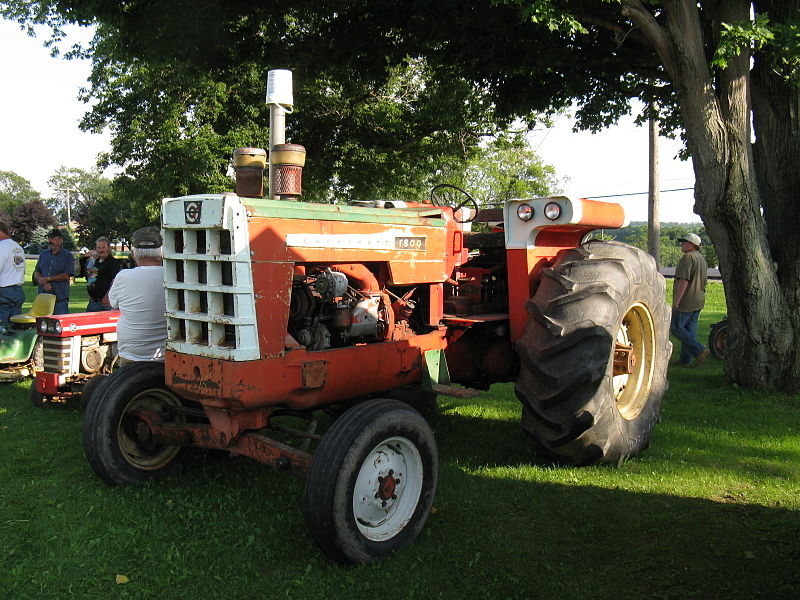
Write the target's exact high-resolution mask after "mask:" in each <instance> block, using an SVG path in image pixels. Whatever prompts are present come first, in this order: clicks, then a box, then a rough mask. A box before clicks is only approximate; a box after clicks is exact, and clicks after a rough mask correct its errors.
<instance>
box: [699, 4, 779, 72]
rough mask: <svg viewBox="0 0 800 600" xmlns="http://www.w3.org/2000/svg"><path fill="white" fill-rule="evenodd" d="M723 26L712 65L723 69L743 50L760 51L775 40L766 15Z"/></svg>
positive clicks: (723, 24)
mask: <svg viewBox="0 0 800 600" xmlns="http://www.w3.org/2000/svg"><path fill="white" fill-rule="evenodd" d="M721 26H722V32H721V36H720V43H719V46H718V47H717V51H716V53H715V54H714V58H713V60H712V61H711V64H713V65H715V66H717V67H720V68H723V69H724V68H725V67H727V66H728V61H729V60H731V59H732V58H735V57H737V56H739V55H740V54H741V53H742V50H744V49H756V50H759V49H761V48H763V47H764V46H766V45H768V44H770V43H772V42H774V40H775V33H774V32H773V31H772V29H771V28H770V22H769V17H768V16H767V15H765V14H759V15H756V18H755V19H754V20H752V21H745V22H743V23H722V24H721Z"/></svg>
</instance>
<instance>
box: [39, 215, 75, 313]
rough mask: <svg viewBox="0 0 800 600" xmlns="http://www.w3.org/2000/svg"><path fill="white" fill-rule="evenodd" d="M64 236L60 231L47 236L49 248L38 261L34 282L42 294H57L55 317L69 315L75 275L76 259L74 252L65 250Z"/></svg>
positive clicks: (53, 231) (57, 230) (55, 230)
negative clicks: (70, 289) (71, 283)
mask: <svg viewBox="0 0 800 600" xmlns="http://www.w3.org/2000/svg"><path fill="white" fill-rule="evenodd" d="M63 245H64V235H63V234H62V233H61V230H60V229H53V230H51V231H50V233H48V234H47V246H48V247H47V248H46V249H44V250H42V253H41V254H40V255H39V260H38V261H36V270H35V271H34V272H33V280H34V281H35V282H36V284H37V285H38V286H39V293H40V294H55V297H56V306H55V309H54V311H53V314H54V315H65V314H67V313H69V280H70V278H71V277H73V276H74V275H75V259H74V258H73V256H72V252H68V251H67V250H64V248H63Z"/></svg>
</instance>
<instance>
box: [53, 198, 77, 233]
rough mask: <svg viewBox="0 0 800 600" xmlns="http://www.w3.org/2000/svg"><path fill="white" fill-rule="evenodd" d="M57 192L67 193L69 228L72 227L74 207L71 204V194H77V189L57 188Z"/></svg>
mask: <svg viewBox="0 0 800 600" xmlns="http://www.w3.org/2000/svg"><path fill="white" fill-rule="evenodd" d="M55 190H56V191H57V192H67V227H70V228H71V227H72V207H71V202H70V196H69V194H70V192H77V191H78V190H76V189H75V188H55Z"/></svg>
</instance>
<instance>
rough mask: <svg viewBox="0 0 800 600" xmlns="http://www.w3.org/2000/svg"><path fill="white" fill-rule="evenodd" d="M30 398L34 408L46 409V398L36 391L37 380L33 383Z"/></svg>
mask: <svg viewBox="0 0 800 600" xmlns="http://www.w3.org/2000/svg"><path fill="white" fill-rule="evenodd" d="M29 396H30V399H31V404H33V406H34V408H44V405H45V404H47V398H46V396H45V395H44V394H43V393H42V392H40V391H39V390H37V389H36V379H34V380H33V381H31V389H30V392H29Z"/></svg>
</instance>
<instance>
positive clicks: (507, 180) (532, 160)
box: [431, 131, 558, 206]
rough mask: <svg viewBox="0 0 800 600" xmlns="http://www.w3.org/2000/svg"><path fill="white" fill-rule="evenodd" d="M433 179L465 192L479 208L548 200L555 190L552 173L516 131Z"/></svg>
mask: <svg viewBox="0 0 800 600" xmlns="http://www.w3.org/2000/svg"><path fill="white" fill-rule="evenodd" d="M436 177H437V178H438V179H441V181H442V182H446V183H453V184H455V185H458V186H459V187H462V188H464V189H465V190H467V191H469V192H470V194H472V196H473V197H475V198H476V199H477V200H478V201H479V203H480V204H481V206H499V205H502V204H503V203H504V202H506V201H507V200H510V199H511V198H530V197H541V196H548V195H550V194H551V193H552V191H553V190H554V189H556V188H557V187H558V181H557V179H556V176H555V169H553V167H551V166H550V165H545V164H544V163H542V161H541V159H540V158H539V156H538V155H537V154H536V152H535V151H534V150H533V149H532V148H531V147H530V146H529V145H528V143H527V142H526V140H525V135H524V132H520V131H511V132H505V133H502V134H500V135H498V136H497V137H496V138H493V139H491V140H489V141H487V142H486V143H485V144H483V145H481V146H480V147H479V148H478V149H477V150H476V151H475V153H474V156H473V157H472V158H470V159H469V160H468V161H467V162H466V163H462V162H458V163H456V164H455V165H453V167H452V168H451V169H449V170H447V169H445V170H443V171H441V172H438V173H437V174H436ZM431 183H434V182H433V181H432V182H431Z"/></svg>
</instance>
